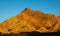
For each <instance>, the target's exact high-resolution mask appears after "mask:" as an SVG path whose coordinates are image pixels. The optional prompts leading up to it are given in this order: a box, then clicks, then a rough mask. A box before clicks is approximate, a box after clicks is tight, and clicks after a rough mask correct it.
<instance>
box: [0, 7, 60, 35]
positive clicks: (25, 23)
mask: <svg viewBox="0 0 60 36" xmlns="http://www.w3.org/2000/svg"><path fill="white" fill-rule="evenodd" d="M58 30H60V18H59V16H56V15H53V14H45V13H43V12H40V11H35V10H31V9H29V8H26V9H25V10H24V11H22V12H21V13H20V14H18V15H16V16H13V17H11V18H9V19H7V20H5V21H3V22H2V23H1V24H0V32H2V33H10V32H12V33H14V34H15V33H20V32H32V31H39V32H41V33H42V32H44V33H47V32H57V31H58Z"/></svg>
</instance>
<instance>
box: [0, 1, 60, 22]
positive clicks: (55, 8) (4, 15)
mask: <svg viewBox="0 0 60 36" xmlns="http://www.w3.org/2000/svg"><path fill="white" fill-rule="evenodd" d="M24 8H31V9H33V10H38V11H42V12H44V13H49V14H55V15H57V16H60V0H0V22H2V21H4V20H6V19H8V18H10V17H12V16H15V15H17V14H18V13H20V12H21V11H23V10H24Z"/></svg>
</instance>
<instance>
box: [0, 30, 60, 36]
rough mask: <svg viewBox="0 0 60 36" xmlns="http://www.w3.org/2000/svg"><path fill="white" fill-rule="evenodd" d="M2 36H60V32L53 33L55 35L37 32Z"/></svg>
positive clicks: (4, 35)
mask: <svg viewBox="0 0 60 36" xmlns="http://www.w3.org/2000/svg"><path fill="white" fill-rule="evenodd" d="M0 36H60V31H59V32H53V33H40V32H37V31H33V32H21V33H19V34H13V33H11V34H3V35H0Z"/></svg>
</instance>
